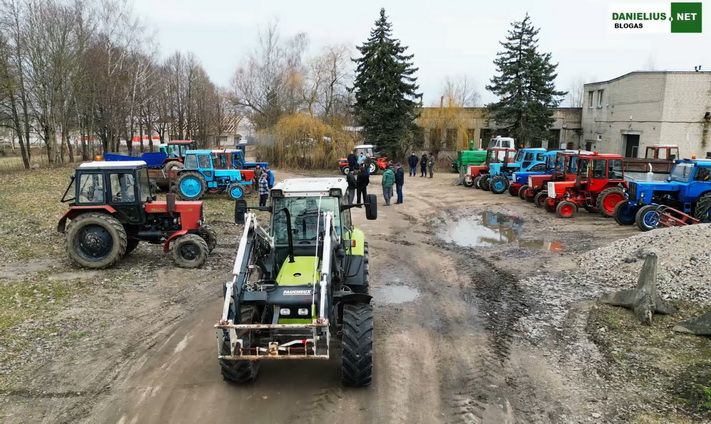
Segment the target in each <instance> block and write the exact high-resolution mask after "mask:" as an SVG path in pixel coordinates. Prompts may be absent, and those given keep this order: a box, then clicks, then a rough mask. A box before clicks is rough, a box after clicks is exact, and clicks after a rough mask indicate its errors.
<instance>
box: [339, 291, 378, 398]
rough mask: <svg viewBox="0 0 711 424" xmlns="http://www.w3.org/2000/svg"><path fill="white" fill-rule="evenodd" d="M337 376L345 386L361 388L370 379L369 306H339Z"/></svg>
mask: <svg viewBox="0 0 711 424" xmlns="http://www.w3.org/2000/svg"><path fill="white" fill-rule="evenodd" d="M341 345H342V350H341V379H342V381H343V384H345V385H346V386H354V387H365V386H368V385H370V383H371V381H373V306H372V305H370V304H354V305H344V306H343V337H342V343H341Z"/></svg>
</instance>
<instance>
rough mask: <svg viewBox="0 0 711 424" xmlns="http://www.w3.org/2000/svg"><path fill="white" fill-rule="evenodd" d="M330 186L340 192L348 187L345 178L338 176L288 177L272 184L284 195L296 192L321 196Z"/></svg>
mask: <svg viewBox="0 0 711 424" xmlns="http://www.w3.org/2000/svg"><path fill="white" fill-rule="evenodd" d="M332 188H338V189H340V190H341V193H345V192H346V190H347V189H348V183H347V182H346V179H345V178H339V177H331V178H289V179H287V180H283V181H279V182H278V183H277V184H276V185H275V186H274V190H281V191H282V192H283V193H284V194H285V195H286V194H296V193H299V194H301V193H303V194H306V193H311V194H315V193H319V194H321V195H323V196H328V191H329V190H330V189H332Z"/></svg>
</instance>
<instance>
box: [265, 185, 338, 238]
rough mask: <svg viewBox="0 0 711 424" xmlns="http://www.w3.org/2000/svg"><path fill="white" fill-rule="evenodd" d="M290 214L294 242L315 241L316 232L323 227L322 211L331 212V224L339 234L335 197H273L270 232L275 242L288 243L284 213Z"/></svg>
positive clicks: (336, 200)
mask: <svg viewBox="0 0 711 424" xmlns="http://www.w3.org/2000/svg"><path fill="white" fill-rule="evenodd" d="M284 208H287V209H288V210H289V213H290V214H291V230H292V237H293V240H294V244H296V245H298V244H311V243H315V242H316V236H317V226H318V233H321V232H322V231H323V230H324V228H323V226H324V221H323V215H322V213H323V212H333V219H334V221H333V226H334V228H335V229H336V234H337V235H338V236H339V237H340V235H341V221H340V209H339V206H338V198H336V197H278V198H275V199H274V204H273V213H272V233H273V236H274V241H275V243H276V244H281V245H285V244H288V242H289V241H288V235H287V225H286V214H285V213H284V212H282V209H284Z"/></svg>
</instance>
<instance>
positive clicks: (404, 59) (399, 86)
mask: <svg viewBox="0 0 711 424" xmlns="http://www.w3.org/2000/svg"><path fill="white" fill-rule="evenodd" d="M357 49H358V51H360V53H361V57H360V58H358V59H354V62H355V63H356V64H357V67H356V77H355V81H354V84H353V88H352V89H351V90H352V91H353V92H354V93H355V104H354V106H353V111H354V114H355V117H356V120H357V121H358V124H359V125H361V126H363V133H364V136H365V139H366V140H367V141H368V142H370V143H373V144H376V145H377V146H378V147H380V148H381V150H382V151H384V152H385V153H387V154H388V155H390V157H394V156H397V155H399V154H401V153H402V152H401V146H402V144H403V142H405V141H406V140H408V139H409V138H410V137H411V134H412V129H413V128H414V126H413V122H414V120H415V118H416V117H417V111H416V110H417V109H416V108H417V106H418V102H417V99H418V98H421V94H418V93H417V89H418V88H419V87H418V85H417V78H416V77H415V76H414V74H415V72H416V71H417V68H415V67H413V64H412V58H413V55H408V54H405V50H407V47H405V46H402V45H401V44H400V41H399V40H397V39H394V38H392V24H391V23H390V22H388V18H387V16H385V9H380V18H379V19H378V20H377V21H375V28H373V30H372V31H371V32H370V37H369V38H368V40H367V41H366V42H365V43H363V45H362V46H358V47H357Z"/></svg>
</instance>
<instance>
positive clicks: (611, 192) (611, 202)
mask: <svg viewBox="0 0 711 424" xmlns="http://www.w3.org/2000/svg"><path fill="white" fill-rule="evenodd" d="M623 200H625V192H624V191H622V187H609V188H606V189H605V190H603V191H602V192H601V193H600V194H599V195H598V196H597V204H596V206H597V209H598V210H599V211H600V214H602V216H604V217H606V218H611V217H613V216H615V206H617V204H618V203H620V202H622V201H623Z"/></svg>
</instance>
